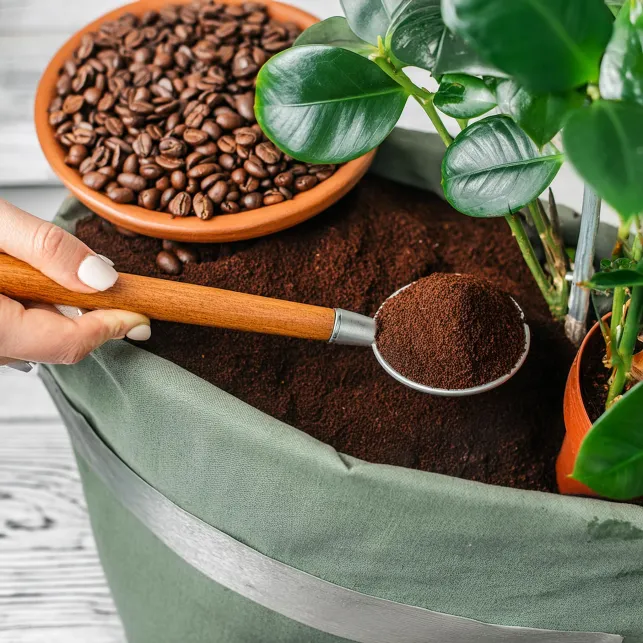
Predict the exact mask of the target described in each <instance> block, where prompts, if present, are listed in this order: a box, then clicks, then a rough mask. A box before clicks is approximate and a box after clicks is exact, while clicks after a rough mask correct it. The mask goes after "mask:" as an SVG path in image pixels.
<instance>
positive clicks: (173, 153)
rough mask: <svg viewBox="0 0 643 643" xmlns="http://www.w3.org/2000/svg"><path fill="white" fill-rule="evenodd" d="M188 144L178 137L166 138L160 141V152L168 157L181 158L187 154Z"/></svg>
mask: <svg viewBox="0 0 643 643" xmlns="http://www.w3.org/2000/svg"><path fill="white" fill-rule="evenodd" d="M187 151H188V148H187V145H186V144H185V143H184V142H183V141H181V140H180V139H178V138H173V137H172V136H170V137H169V138H164V139H162V140H161V142H160V143H159V152H160V153H161V154H162V155H163V156H166V157H170V158H179V157H181V156H185V155H186V154H187Z"/></svg>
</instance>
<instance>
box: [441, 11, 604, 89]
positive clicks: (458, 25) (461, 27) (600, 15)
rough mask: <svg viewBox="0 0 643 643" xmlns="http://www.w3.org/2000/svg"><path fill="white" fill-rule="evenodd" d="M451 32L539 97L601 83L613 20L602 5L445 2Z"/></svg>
mask: <svg viewBox="0 0 643 643" xmlns="http://www.w3.org/2000/svg"><path fill="white" fill-rule="evenodd" d="M442 17H443V19H444V22H445V23H446V25H447V27H448V28H449V29H450V30H451V31H453V32H455V33H457V34H459V35H460V36H462V37H463V38H464V39H465V41H467V42H468V43H469V44H470V45H471V46H472V47H473V48H474V49H475V50H476V51H477V52H478V53H479V54H480V56H481V57H482V58H483V59H484V60H486V61H487V62H489V63H491V64H493V65H495V66H496V67H498V68H499V69H501V70H503V71H505V72H507V73H508V74H510V75H511V76H512V77H514V78H515V79H516V80H517V81H518V82H519V83H520V84H521V85H522V86H523V87H526V88H527V89H530V90H531V91H533V92H536V93H546V92H563V91H566V90H569V89H573V88H574V87H577V86H579V85H583V84H585V83H587V82H590V81H597V80H598V69H599V62H600V59H601V56H602V54H603V51H604V49H605V46H606V45H607V42H608V41H609V39H610V35H611V32H612V24H613V17H612V14H611V13H610V11H609V9H608V8H607V6H606V5H605V3H604V1H603V0H442Z"/></svg>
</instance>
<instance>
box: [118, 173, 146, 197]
mask: <svg viewBox="0 0 643 643" xmlns="http://www.w3.org/2000/svg"><path fill="white" fill-rule="evenodd" d="M116 180H117V181H118V184H119V185H120V186H122V187H124V188H129V189H130V190H133V191H134V192H140V191H141V190H144V189H145V188H146V187H147V181H146V180H145V179H144V178H143V177H142V176H139V175H138V174H132V173H131V172H123V173H122V174H119V175H118V176H117V177H116Z"/></svg>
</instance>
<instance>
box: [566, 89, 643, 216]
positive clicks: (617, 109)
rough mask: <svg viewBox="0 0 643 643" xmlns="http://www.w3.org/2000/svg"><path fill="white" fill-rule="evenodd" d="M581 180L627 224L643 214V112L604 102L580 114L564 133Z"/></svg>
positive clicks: (601, 101)
mask: <svg viewBox="0 0 643 643" xmlns="http://www.w3.org/2000/svg"><path fill="white" fill-rule="evenodd" d="M563 143H564V145H565V151H566V153H567V157H568V158H569V160H570V161H571V163H572V164H573V165H574V167H575V168H576V170H577V171H578V173H579V174H580V175H581V177H582V178H583V179H584V180H585V181H586V182H587V183H588V184H589V185H590V186H591V187H592V188H594V190H595V191H596V193H597V194H598V195H599V196H600V197H601V198H603V199H604V200H605V201H607V202H608V203H609V204H610V205H611V206H612V207H613V208H614V209H615V210H616V211H617V212H618V213H619V214H620V215H621V217H622V218H623V219H624V220H625V221H627V220H629V219H631V218H632V217H633V216H635V215H636V214H638V213H639V212H643V180H641V177H643V107H642V106H640V105H635V104H631V103H616V102H613V101H605V100H599V101H596V102H595V103H593V104H592V106H591V107H588V108H584V109H579V110H578V111H576V112H574V113H573V114H572V115H571V116H570V118H569V120H568V121H567V124H566V125H565V129H564V130H563Z"/></svg>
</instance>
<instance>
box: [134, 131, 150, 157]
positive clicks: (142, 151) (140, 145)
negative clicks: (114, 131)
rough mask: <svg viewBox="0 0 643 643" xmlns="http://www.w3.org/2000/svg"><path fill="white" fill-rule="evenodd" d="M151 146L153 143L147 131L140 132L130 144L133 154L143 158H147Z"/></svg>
mask: <svg viewBox="0 0 643 643" xmlns="http://www.w3.org/2000/svg"><path fill="white" fill-rule="evenodd" d="M153 146H154V141H153V140H152V137H151V136H150V134H149V133H148V132H147V131H145V132H141V133H140V134H139V135H138V136H137V137H136V140H135V141H134V143H132V148H133V149H134V152H135V153H136V154H138V155H139V156H141V157H143V158H145V157H148V156H149V155H150V154H151V153H152V148H153Z"/></svg>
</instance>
